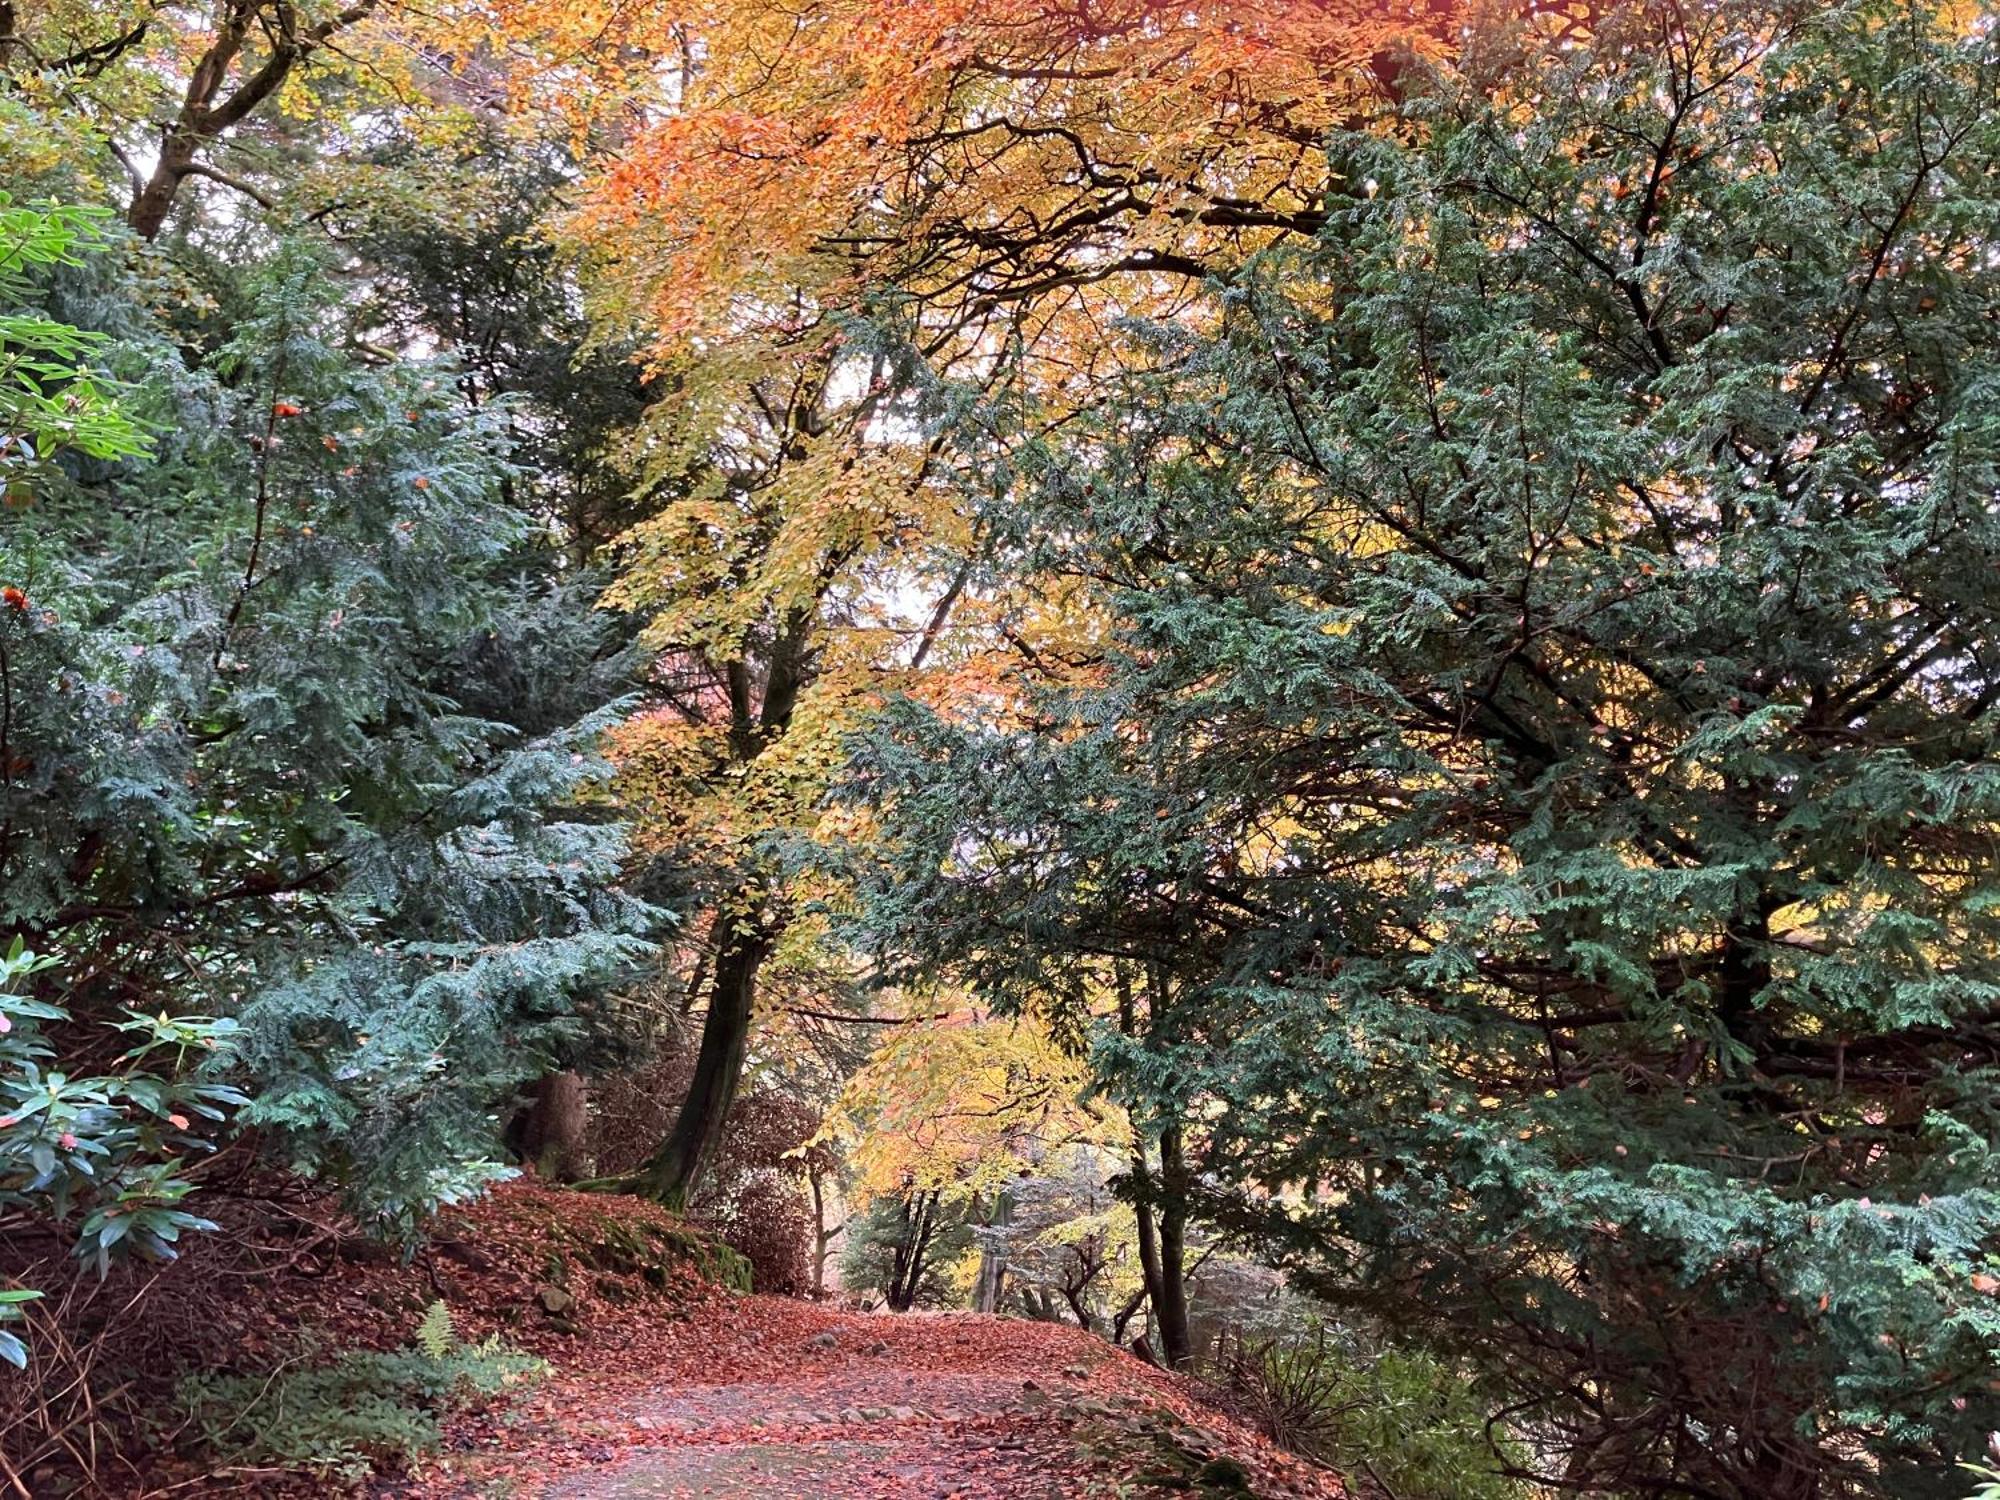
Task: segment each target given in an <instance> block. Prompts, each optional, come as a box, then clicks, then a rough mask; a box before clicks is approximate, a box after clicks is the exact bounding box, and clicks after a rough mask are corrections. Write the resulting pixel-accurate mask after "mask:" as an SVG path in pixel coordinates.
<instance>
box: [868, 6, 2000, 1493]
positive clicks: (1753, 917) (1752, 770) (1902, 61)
mask: <svg viewBox="0 0 2000 1500" xmlns="http://www.w3.org/2000/svg"><path fill="white" fill-rule="evenodd" d="M1964 21H1965V18H1963V17H1960V16H1956V15H1952V14H1946V15H1935V14H1932V13H1929V12H1926V11H1923V10H1921V9H1918V8H1904V7H1901V6H1893V5H1875V4H1854V5H1844V6H1839V7H1833V8H1827V9H1820V8H1800V9H1798V10H1797V11H1790V10H1786V9H1783V8H1773V7H1767V6H1762V5H1731V6H1723V7H1709V8H1706V9H1704V10H1703V11H1702V12H1700V13H1698V14H1697V13H1687V12H1681V11H1670V10H1667V9H1665V8H1654V7H1650V6H1645V7H1639V6H1635V7H1631V8H1627V9H1624V10H1620V11H1617V12H1614V13H1611V14H1607V15H1604V16H1602V17H1600V18H1599V22H1598V28H1597V30H1596V33H1595V35H1594V37H1593V38H1592V40H1591V41H1590V44H1589V45H1588V46H1577V45H1565V46H1560V47H1550V46H1545V45H1544V44H1543V43H1542V41H1541V39H1540V37H1539V36H1538V34H1537V33H1536V32H1535V31H1534V30H1533V29H1531V28H1527V27H1516V26H1513V25H1508V24H1500V23H1497V22H1496V23H1495V24H1494V25H1493V26H1491V27H1490V28H1489V29H1487V30H1486V31H1484V32H1482V33H1481V34H1480V36H1479V38H1478V40H1477V44H1476V45H1475V47H1474V48H1473V49H1472V51H1471V52H1470V54H1469V55H1468V58H1467V60H1466V64H1465V67H1464V69H1463V71H1462V72H1460V73H1458V74H1455V75H1450V76H1446V75H1440V76H1439V77H1438V78H1437V79H1436V81H1435V82H1434V84H1433V85H1432V86H1431V87H1430V88H1429V89H1428V90H1427V91H1426V92H1425V93H1424V94H1423V95H1422V97H1421V99H1420V100H1419V101H1417V102H1416V103H1414V104H1413V106H1412V120H1413V124H1412V130H1411V133H1410V137H1409V139H1408V140H1407V141H1406V142H1402V143H1391V142H1387V141H1384V140H1381V139H1379V138H1364V137H1357V136H1341V137H1336V138H1335V140H1334V142H1333V145H1332V147H1331V152H1332V160H1333V162H1334V164H1335V168H1336V171H1337V174H1338V177H1339V178H1340V180H1341V181H1342V183H1343V184H1345V190H1344V192H1343V193H1342V195H1341V197H1340V199H1339V201H1338V202H1337V204H1336V205H1335V208H1334V211H1333V212H1331V213H1330V214H1329V218H1328V223H1327V225H1326V227H1325V229H1324V230H1323V231H1322V232H1321V233H1320V235H1319V236H1318V238H1317V240H1316V242H1315V243H1314V244H1312V245H1311V246H1310V247H1279V248H1275V249H1273V250H1272V251H1271V252H1269V253H1267V254H1266V255H1264V256H1262V257H1260V258H1259V259H1258V260H1257V261H1256V262H1255V263H1253V264H1252V265H1251V266H1250V267H1248V268H1247V269H1246V271H1245V273H1244V274H1243V275H1241V276H1240V277H1237V278H1235V279H1234V280H1233V281H1232V282H1231V283H1230V284H1229V285H1228V286H1227V287H1226V288H1225V289H1223V291H1222V295H1221V300H1220V308H1219V313H1218V319H1217V321H1216V323H1215V324H1214V325H1213V326H1212V327H1199V326H1188V325H1182V326H1173V325H1159V326H1156V327H1153V328H1152V329H1150V330H1149V333H1148V336H1149V337H1150V339H1151V340H1152V345H1153V349H1154V352H1155V361H1154V364H1153V367H1152V369H1151V370H1150V371H1149V372H1146V373H1142V374H1138V375H1135V376H1134V377H1132V378H1130V379H1128V380H1124V381H1121V382H1119V383H1118V384H1117V386H1116V387H1115V389H1112V390H1110V391H1108V392H1106V394H1105V396H1104V399H1103V400H1102V401H1101V402H1100V403H1099V404H1098V405H1097V406H1096V407H1095V408H1094V409H1093V410H1091V411H1090V412H1089V413H1088V414H1087V417H1086V418H1085V419H1082V420H1070V421H1068V422H1066V423H1065V424H1063V425H1062V426H1061V428H1060V429H1058V430H1056V432H1055V433H1054V435H1053V436H1037V435H1036V434H1037V433H1038V432H1039V431H1040V430H1041V428H1040V426H1039V419H1040V415H1041V414H1040V413H1038V411H1037V410H1036V409H1035V408H1034V407H1033V406H1032V405H1031V404H1023V403H1015V404H1012V405H997V406H996V405H992V404H988V405H986V406H983V407H981V408H979V409H978V410H977V412H976V415H975V419H974V420H973V421H971V422H969V423H962V424H961V425H960V426H958V427H957V428H956V429H955V430H954V431H952V437H953V439H954V440H955V441H957V442H959V443H960V444H961V446H962V447H963V449H964V452H965V457H966V461H967V462H968V464H969V465H971V466H972V467H973V470H974V471H975V472H977V473H980V474H981V475H983V477H984V478H985V479H986V480H987V481H988V483H989V485H990V492H991V493H993V494H995V495H996V496H997V497H998V503H997V504H996V505H994V506H993V508H992V509H991V511H990V512H989V521H990V524H991V525H992V526H993V527H994V528H995V530H996V532H999V533H1000V534H1002V535H1003V536H1004V537H1005V559H1006V560H1005V563H1004V566H1006V567H1010V568H1015V569H1019V570H1024V571H1025V572H1026V573H1027V574H1029V575H1030V576H1040V577H1045V578H1047V579H1048V580H1049V581H1050V586H1051V587H1054V586H1057V585H1058V584H1059V583H1060V581H1063V580H1083V581H1086V582H1087V583H1088V584H1089V585H1090V586H1091V587H1092V588H1093V589H1094V591H1095V592H1096V595H1097V597H1099V598H1101V599H1102V600H1103V601H1104V602H1105V604H1106V606H1107V607H1108V608H1109V609H1110V610H1111V611H1113V627H1112V630H1111V632H1110V635H1109V639H1108V640H1107V642H1106V645H1105V647H1104V650H1103V652H1102V655H1101V657H1100V658H1099V659H1098V660H1096V661H1095V662H1094V663H1093V664H1092V667H1091V669H1090V670H1089V671H1087V672H1084V673H1079V674H1075V676H1074V678H1073V680H1071V681H1069V682H1066V683H1057V684H1053V685H1048V686H1045V687H1044V688H1043V690H1041V691H1038V692H1031V693H1029V694H1028V695H1026V696H1025V697H1024V698H1023V699H1022V700H1021V701H1018V702H999V701H996V702H993V703H991V704H990V705H988V706H987V707H986V708H985V709H982V708H981V707H980V706H979V705H977V704H974V705H964V706H961V710H962V711H960V712H958V713H957V714H955V715H950V716H946V715H940V714H935V713H931V712H927V711H923V710H920V709H916V708H906V709H903V710H900V711H898V712H897V713H896V714H895V715H894V716H893V719H892V723H891V727H890V728H889V729H887V730H885V731H884V732H883V733H882V734H880V735H878V736H877V737H876V738H875V739H874V740H873V741H872V744H871V748H870V752H869V755H868V758H867V763H866V776H867V779H866V782H865V785H866V787H867V788H868V789H869V790H870V791H871V792H872V793H873V794H874V795H875V797H876V798H877V799H878V800H879V801H881V803H882V804H883V805H884V806H885V807H886V808H887V809H888V812H889V815H890V827H889V832H890V834H891V836H892V837H893V838H894V839H895V840H897V841H899V842H898V847H899V849H900V853H899V855H898V857H897V858H896V860H895V862H894V874H893V878H891V879H888V880H886V881H885V882H884V883H883V884H882V885H881V887H880V889H879V890H878V892H877V894H876V896H875V899H874V902H873V909H872V924H873V926H872V930H873V932H874V933H875V934H876V935H877V936H878V937H879V939H880V940H882V941H885V942H887V943H888V944H890V945H891V946H892V947H894V948H895V949H897V950H899V951H901V952H903V953H905V954H906V955H908V956H909V958H910V960H911V962H912V964H913V965H914V966H915V967H916V968H918V969H931V970H936V969H939V968H942V969H944V970H946V971H947V972H950V973H953V974H959V975H965V976H969V977H973V976H976V978H977V980H978V981H979V982H980V983H981V984H982V985H983V986H985V988H986V989H987V991H988V992H989V993H995V994H1002V995H1008V996H1011V997H1013V999H1014V1000H1015V1002H1016V1003H1017V1004H1020V1005H1023V1006H1041V1005H1047V1004H1048V1003H1049V1002H1050V1000H1051V998H1052V997H1065V996H1067V997H1068V998H1069V1001H1070V1003H1071V1004H1073V1005H1086V1004H1088V1003H1089V999H1090V996H1089V993H1088V986H1089V983H1090V976H1091V975H1092V974H1093V973H1095V974H1097V975H1098V976H1100V978H1099V979H1098V981H1097V982H1098V983H1099V984H1100V985H1103V984H1107V983H1108V982H1109V981H1108V980H1107V979H1105V978H1103V977H1101V976H1106V975H1109V974H1111V973H1113V972H1115V971H1116V970H1117V968H1118V967H1120V966H1125V965H1132V964H1139V965H1144V966H1146V967H1147V968H1148V969H1149V970H1150V971H1151V972H1153V973H1154V974H1155V975H1157V976H1158V979H1157V982H1158V984H1159V985H1160V987H1161V990H1162V992H1163V993H1168V994H1171V995H1173V996H1175V997H1176V1003H1175V1006H1174V1011H1175V1021H1174V1032H1173V1036H1172V1043H1171V1046H1170V1047H1169V1048H1167V1049H1166V1050H1161V1049H1159V1048H1153V1049H1147V1048H1143V1047H1139V1046H1135V1045H1133V1044H1132V1043H1131V1041H1130V1040H1129V1039H1127V1038H1125V1037H1122V1036H1120V1035H1118V1034H1117V1033H1116V1032H1115V1031H1113V1030H1111V1029H1109V1028H1106V1029H1105V1031H1104V1034H1103V1037H1102V1040H1101V1042H1100V1045H1099V1049H1098V1057H1099V1061H1100V1064H1101V1066H1102V1067H1103V1069H1104V1071H1105V1076H1106V1077H1107V1079H1108V1080H1110V1083H1111V1086H1112V1087H1114V1088H1115V1089H1117V1090H1118V1091H1120V1092H1121V1094H1123V1095H1125V1096H1127V1097H1130V1098H1132V1099H1133V1100H1134V1101H1135V1102H1137V1103H1138V1104H1139V1106H1140V1107H1141V1108H1142V1109H1143V1108H1145V1107H1146V1106H1148V1105H1150V1106H1151V1107H1153V1108H1156V1109H1159V1110H1161V1111H1163V1112H1165V1113H1168V1114H1170V1115H1180V1114H1186V1115H1189V1116H1191V1117H1193V1118H1195V1119H1199V1120H1201V1121H1202V1122H1203V1123H1204V1128H1205V1130H1206V1132H1207V1134H1208V1135H1209V1137H1210V1145H1209V1149H1208V1150H1207V1152H1206V1156H1205V1174H1206V1175H1205V1176H1204V1178H1203V1180H1202V1181H1201V1183H1200V1184H1199V1188H1198V1193H1199V1196H1200V1198H1201V1199H1202V1205H1201V1212H1202V1213H1203V1214H1205V1215H1206V1216H1208V1217H1210V1218H1212V1219H1214V1220H1217V1221H1219V1222H1222V1223H1224V1224H1226V1225H1229V1226H1232V1227H1233V1228H1235V1229H1236V1230H1238V1231H1239V1232H1241V1233H1244V1234H1248V1235H1250V1236H1253V1237H1254V1238H1255V1239H1257V1240H1258V1241H1259V1242H1261V1243H1263V1244H1265V1245H1266V1246H1267V1247H1268V1249H1269V1250H1270V1252H1271V1253H1273V1254H1275V1255H1277V1256H1278V1257H1280V1258H1281V1259H1282V1261H1283V1262H1284V1263H1285V1264H1287V1265H1289V1266H1290V1267H1292V1268H1293V1270H1294V1272H1295V1275H1296V1277H1297V1278H1298V1279H1299V1280H1300V1281H1301V1282H1302V1283H1303V1284H1306V1285H1309V1286H1311V1287H1313V1288H1314V1289H1316V1290H1317V1291H1319V1292H1320V1293H1321V1294H1322V1295H1324V1296H1326V1297H1328V1298H1331V1299H1333V1300H1335V1301H1337V1302H1341V1303H1345V1304H1350V1305H1359V1306H1363V1307H1366V1308H1368V1309H1370V1310H1372V1311H1374V1312H1375V1313H1377V1314H1379V1315H1381V1316H1383V1317H1384V1318H1385V1319H1387V1320H1388V1321H1389V1322H1390V1323H1391V1324H1392V1325H1393V1326H1395V1327H1397V1328H1400V1329H1402V1330H1404V1331H1406V1332H1408V1333H1411V1334H1422V1335H1424V1336H1427V1337H1429V1338H1431V1339H1433V1340H1434V1341H1435V1342H1436V1343H1438V1344H1439V1345H1440V1346H1442V1347H1445V1348H1448V1349H1453V1350H1457V1351H1462V1352H1464V1353H1466V1354H1468V1355H1471V1356H1473V1357H1474V1358H1476V1359H1477V1360H1478V1362H1479V1363H1480V1364H1481V1365H1482V1366H1484V1367H1485V1368H1486V1369H1487V1370H1488V1371H1490V1372H1492V1373H1493V1375H1494V1376H1495V1378H1497V1379H1499V1380H1500V1381H1502V1382H1503V1383H1504V1385H1505V1386H1506V1387H1507V1389H1508V1391H1509V1393H1510V1396H1509V1408H1510V1409H1511V1410H1512V1411H1514V1412H1515V1413H1517V1414H1519V1416H1520V1417H1521V1419H1523V1420H1524V1421H1525V1422H1526V1423H1527V1424H1529V1426H1530V1427H1531V1429H1532V1430H1533V1431H1534V1432H1535V1433H1536V1434H1537V1439H1538V1442H1539V1443H1540V1444H1541V1445H1542V1446H1543V1450H1544V1451H1543V1456H1542V1457H1541V1459H1540V1461H1539V1462H1537V1463H1534V1464H1532V1465H1530V1467H1532V1468H1534V1469H1537V1470H1538V1471H1540V1472H1541V1473H1542V1474H1543V1475H1544V1476H1545V1477H1546V1478H1547V1479H1548V1480H1549V1481H1550V1482H1553V1483H1558V1484H1561V1485H1563V1486H1566V1487H1569V1488H1573V1489H1580V1490H1584V1491H1589V1492H1607V1493H1620V1494H1622V1493H1671V1494H1685V1495H1695V1496H1711V1495H1727V1496H1744V1497H1748V1496H1759V1497H1803V1496H1809V1495H1811V1496H1819V1495H1829V1494H1836V1493H1843V1494H1844V1493H1860V1492H1871V1493H1894V1494H1899V1495H1920V1494H1951V1493H1957V1492H1958V1490H1959V1488H1960V1487H1961V1481H1960V1480H1959V1479H1957V1478H1955V1477H1954V1476H1953V1474H1952V1472H1951V1465H1952V1461H1953V1460H1954V1459H1956V1458H1961V1457H1964V1456H1967V1455H1971V1454H1974V1453H1977V1452H1978V1451H1979V1449H1980V1446H1981V1443H1982V1441H1983V1434H1984V1433H1985V1432H1986V1431H1987V1430H1988V1429H1990V1428H1992V1427H1994V1426H1995V1425H1996V1424H2000V1407H1996V1405H1995V1397H1994V1395H1993V1392H1992V1390H1991V1389H1990V1386H1989V1375H1990V1371H1991V1367H1992V1360H1993V1356H1994V1352H1995V1349H1996V1343H2000V1308H1996V1305H1995V1303H1994V1300H1993V1294H1994V1292H1995V1291H2000V1281H1996V1280H1995V1276H1994V1271H1995V1262H1994V1254H1995V1249H1996V1244H1997V1243H2000V1198H1996V1197H1995V1195H1994V1192H1993V1188H1992V1172H1993V1166H1992V1163H1993V1151H1994V1149H1995V1145H1996V1141H2000V1135H1996V1131H1997V1130H2000V1120H1996V1117H1995V1114H1994V1109H1993V1102H1994V1084H1995V1079H1996V1074H1995V1071H1994V1068H1995V1063H1996V1061H2000V1053H1996V1040H1995V1034H1994V1031H1993V1027H1994V1016H1995V997H1996V990H1995V983H1996V980H2000V961H1997V957H2000V950H1996V947H1995V938H1996V929H1995V926H1994V903H1995V888H1994V886H1993V883H1992V868H1993V855H1994V843H1993V819H1994V813H1995V799H1996V795H2000V781H1996V779H1995V774H1994V764H1995V762H1994V747H1993V735H1994V732H1995V722H1996V721H1995V718H1994V706H1995V704H1996V702H2000V686H1997V685H1996V678H1995V669H1996V667H1997V666H2000V637H1996V630H1995V627H1996V620H1995V615H1994V601H1995V599H1996V594H1995V590H1994V586H1993V579H1994V575H1995V569H1996V567H2000V515H1996V509H1995V499H1994V496H1995V477H1996V472H1997V471H1996V461H2000V426H1996V424H1995V420H1994V415H1993V403H1992V399H1991V396H1992V391H1993V389H1994V382H1995V378H1996V374H2000V365H1996V355H2000V348H1996V345H1995V342H1994V338H1993V323H1992V319H1991V310H1992V308H1993V307H1994V305H1995V301H1996V297H2000V282H1996V281H1995V279H1994V276H1995V273H1994V264H1993V260H1992V256H1991V254H1990V250H1989V244H1988V238H1989V236H1990V233H1991V226H1992V224H1993V222H1994V210H1995V206H1996V203H1995V197H1994V183H1995V180H1996V179H1995V177H1994V174H1993V166H1994V162H1995V153H1996V148H2000V136H1996V135H1995V125H1996V119H2000V116H1996V114H1995V111H1994V102H1995V101H1994V90H1995V86H1996V83H2000V57H1996V55H1995V53H1994V47H1993V39H1992V37H1991V35H1990V34H1989V31H1988V29H1987V28H1985V27H1981V26H1973V25H1966V24H1964Z"/></svg>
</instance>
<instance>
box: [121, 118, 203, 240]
mask: <svg viewBox="0 0 2000 1500" xmlns="http://www.w3.org/2000/svg"><path fill="white" fill-rule="evenodd" d="M196 145H197V141H196V139H195V137H193V136H192V135H170V136H168V137H167V138H166V140H165V141H163V142H162V143H161V145H160V156H159V160H158V162H157V163H156V164H155V165H154V167H153V175H152V176H150V177H148V178H147V179H146V181H145V184H144V185H143V186H142V187H141V188H140V189H139V191H138V193H137V194H136V195H134V197H133V199H132V206H131V207H130V208H129V209H127V210H126V212H125V222H126V223H127V224H129V225H131V226H132V229H133V230H134V232H136V233H137V234H138V235H139V237H140V238H141V239H147V240H150V239H157V238H158V237H159V233H160V230H161V229H162V228H163V227H165V225H166V222H167V215H168V214H169V213H171V212H172V211H173V207H174V199H175V198H176V197H178V196H179V195H180V190H181V184H182V183H183V182H185V181H187V179H188V176H189V174H190V173H191V172H192V171H193V170H194V165H195V148H196Z"/></svg>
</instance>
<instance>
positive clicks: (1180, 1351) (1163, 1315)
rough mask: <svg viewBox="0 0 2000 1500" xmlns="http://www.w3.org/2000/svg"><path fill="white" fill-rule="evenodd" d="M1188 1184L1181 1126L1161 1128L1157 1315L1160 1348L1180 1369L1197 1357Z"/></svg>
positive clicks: (1154, 1306) (1175, 1366) (1174, 1366)
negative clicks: (1191, 1322) (1191, 1324)
mask: <svg viewBox="0 0 2000 1500" xmlns="http://www.w3.org/2000/svg"><path fill="white" fill-rule="evenodd" d="M1187 1188H1188V1179H1187V1161H1186V1159H1185V1158H1184V1157H1183V1156H1182V1154H1181V1128H1180V1126H1178V1125H1169V1126H1167V1127H1166V1129H1164V1130H1162V1131H1161V1132H1160V1287H1159V1296H1158V1297H1157V1298H1155V1299H1154V1302H1153V1316H1154V1318H1155V1319H1156V1320H1157V1321H1158V1323H1159V1329H1160V1352H1161V1353H1162V1354H1164V1355H1165V1356H1166V1360H1167V1364H1168V1366H1169V1367H1171V1368H1173V1369H1176V1370H1181V1369H1185V1368H1186V1367H1187V1366H1188V1364H1189V1363H1190V1362H1191V1361H1192V1360H1193V1358H1194V1345H1193V1343H1192V1342H1191V1341H1190V1340H1189V1337H1188V1305H1187Z"/></svg>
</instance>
